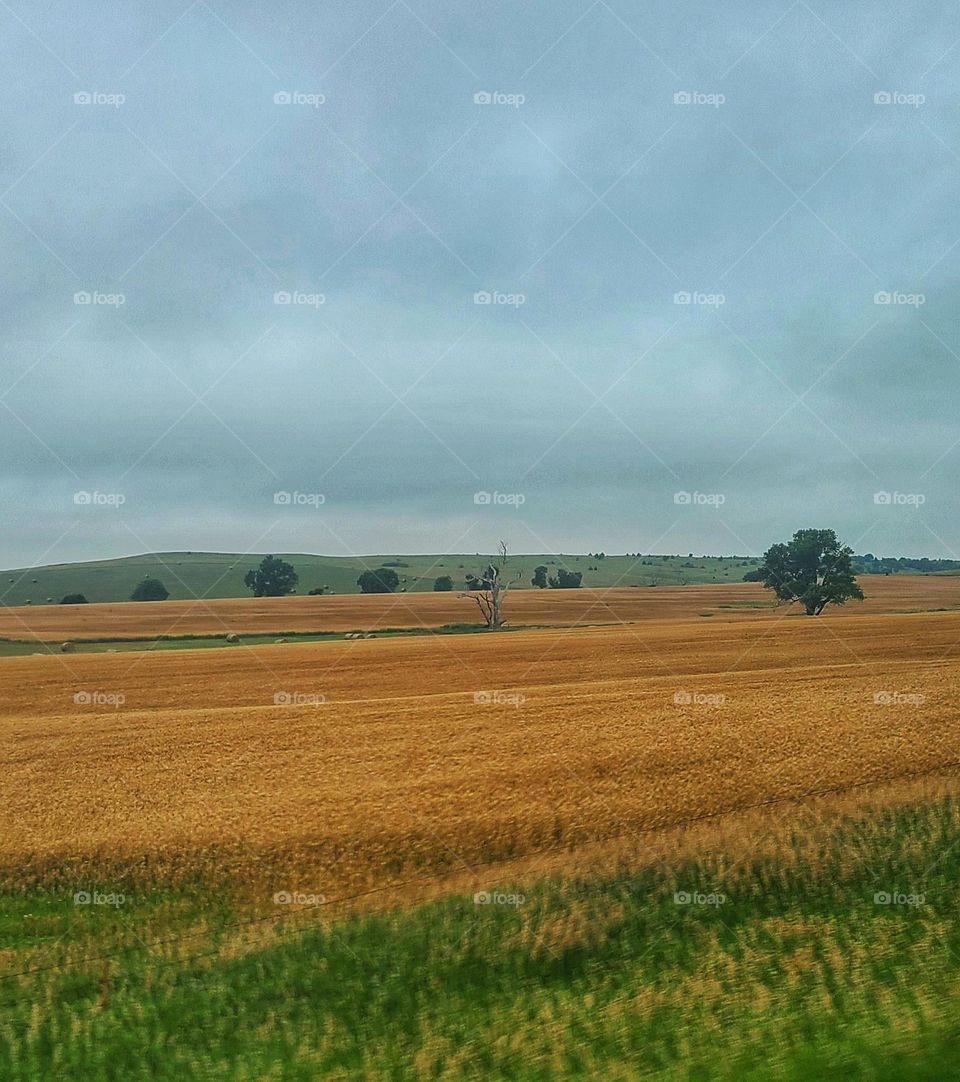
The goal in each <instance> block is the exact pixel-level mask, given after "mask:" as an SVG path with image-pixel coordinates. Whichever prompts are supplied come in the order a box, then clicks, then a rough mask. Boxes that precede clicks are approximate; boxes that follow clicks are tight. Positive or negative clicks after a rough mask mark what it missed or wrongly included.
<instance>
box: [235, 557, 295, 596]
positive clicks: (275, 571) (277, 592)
mask: <svg viewBox="0 0 960 1082" xmlns="http://www.w3.org/2000/svg"><path fill="white" fill-rule="evenodd" d="M298 581H299V576H298V575H297V573H296V571H294V569H293V565H292V564H288V563H287V561H286V560H281V559H280V558H279V557H278V556H264V558H263V559H262V560H261V561H260V566H259V567H258V568H257V569H256V571H253V570H251V571H248V572H247V573H246V575H245V576H244V579H243V584H244V586H246V587H247V588H248V589H249V590H253V596H254V597H285V596H286V595H287V594H292V593H293V591H294V590H295V589H296V586H297V582H298Z"/></svg>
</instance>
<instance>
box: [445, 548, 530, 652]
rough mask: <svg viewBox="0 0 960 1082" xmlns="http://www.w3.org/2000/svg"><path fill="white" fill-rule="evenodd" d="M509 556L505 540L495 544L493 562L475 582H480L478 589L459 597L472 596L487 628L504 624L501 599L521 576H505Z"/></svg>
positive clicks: (494, 629) (491, 628)
mask: <svg viewBox="0 0 960 1082" xmlns="http://www.w3.org/2000/svg"><path fill="white" fill-rule="evenodd" d="M509 562H510V557H509V554H508V552H507V543H506V541H501V542H500V544H499V545H498V546H497V555H496V557H495V558H494V561H493V563H491V564H489V565H488V567H487V569H486V571H484V572H483V573H482V574H480V575H478V576H477V577H476V579H475V580H474V581H475V582H478V583H479V584H480V586H479V589H478V590H475V591H472V592H471V593H469V594H461V595H460V596H461V597H470V598H473V600H474V601H476V603H477V607H478V608H479V609H480V612H481V614H482V615H483V619H484V622H485V623H486V625H487V629H488V630H490V631H499V630H500V628H502V627H503V625H504V620H503V615H502V609H503V599H504V597H505V596H506V593H507V591H508V590H509V589H510V587H511V586H513V585H515V584H516V583H518V582H519V581H520V580H521V578H522V577H523V575H522V573H519V574H517V575H516V576H515V577H514V578H512V579H509V578H508V577H507V565H508V564H509Z"/></svg>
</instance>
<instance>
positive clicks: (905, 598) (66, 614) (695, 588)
mask: <svg viewBox="0 0 960 1082" xmlns="http://www.w3.org/2000/svg"><path fill="white" fill-rule="evenodd" d="M867 581H868V584H869V589H868V594H867V599H866V600H865V601H864V602H862V603H861V602H857V603H852V604H849V605H847V606H846V607H844V608H843V609H838V610H837V611H836V612H835V613H834V614H833V618H839V619H848V618H850V617H855V616H862V615H865V614H879V613H908V612H923V611H932V610H937V609H960V577H946V576H944V577H940V576H927V575H898V576H890V577H873V578H870V579H869V580H867ZM772 605H773V602H772V601H771V600H770V595H769V593H767V592H766V591H764V590H763V589H762V588H761V587H760V586H759V585H758V584H756V583H745V582H737V583H726V584H724V583H718V584H699V585H694V584H691V585H689V586H661V587H657V588H655V589H654V588H649V587H648V588H629V587H617V588H613V589H606V590H590V589H581V590H524V591H517V592H515V593H512V594H511V599H510V609H509V613H508V615H509V619H510V622H511V624H513V625H514V626H521V625H533V626H541V627H542V626H546V625H549V626H556V625H573V624H605V623H632V622H638V621H639V622H646V621H658V620H662V619H675V618H680V617H690V618H701V617H706V616H710V617H714V618H728V617H730V616H732V615H738V616H739V615H746V616H749V615H750V614H751V613H754V614H755V612H756V611H763V610H766V609H769V608H771V607H772ZM784 613H789V614H790V615H789V618H790V619H793V618H797V619H803V617H802V616H800V615H799V613H798V612H797V610H796V609H793V610H779V611H778V612H777V614H776V616H777V617H779V616H780V615H783V614H784ZM479 619H480V617H479V613H478V611H477V607H476V605H475V604H474V603H473V602H472V601H471V600H470V599H469V598H464V597H461V596H458V594H456V593H445V594H443V593H441V594H433V593H431V594H421V595H417V596H416V597H415V598H410V597H408V596H407V595H405V594H367V595H362V594H354V595H349V596H341V595H337V596H334V597H265V598H214V599H209V600H208V599H200V600H197V599H193V600H189V601H164V602H151V603H141V604H134V603H128V602H123V603H119V604H97V605H51V606H45V607H25V606H21V607H13V606H11V607H7V608H0V637H4V638H9V639H23V640H26V641H32V640H41V641H47V642H60V641H62V640H64V639H77V640H84V639H88V640H95V639H100V640H106V639H135V638H154V637H156V636H159V635H169V636H175V635H180V636H186V635H214V636H223V635H225V634H227V633H229V632H234V633H240V634H245V635H266V634H274V635H282V634H283V633H284V632H287V631H292V632H317V631H330V632H342V631H349V630H354V629H372V630H376V629H381V628H389V627H406V628H420V629H427V628H435V627H440V626H442V625H445V624H454V625H456V624H463V623H469V622H473V623H476V622H478V621H479Z"/></svg>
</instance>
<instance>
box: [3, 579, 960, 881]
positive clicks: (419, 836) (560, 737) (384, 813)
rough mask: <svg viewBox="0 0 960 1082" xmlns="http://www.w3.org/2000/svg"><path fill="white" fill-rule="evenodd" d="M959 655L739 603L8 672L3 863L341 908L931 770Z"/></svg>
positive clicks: (902, 625) (944, 756)
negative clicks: (697, 613)
mask: <svg viewBox="0 0 960 1082" xmlns="http://www.w3.org/2000/svg"><path fill="white" fill-rule="evenodd" d="M921 581H928V580H921ZM938 581H940V580H938ZM687 589H689V588H687ZM715 589H719V588H715ZM901 596H902V595H901ZM345 600H347V599H345ZM349 600H351V601H354V600H355V599H349ZM888 601H889V602H892V598H891V599H888ZM875 603H877V602H875ZM958 642H960V614H954V613H925V614H913V615H880V616H878V615H869V614H864V615H863V616H862V617H861V618H859V619H850V618H848V617H847V616H845V615H843V614H842V613H837V614H830V615H826V616H823V617H821V618H819V619H818V620H816V621H813V620H806V619H778V618H777V617H775V616H771V615H770V614H766V613H756V612H754V613H752V615H751V616H750V617H743V616H739V615H738V616H732V617H727V616H721V615H718V616H716V617H715V618H714V619H712V620H710V621H705V620H703V621H698V620H689V619H681V620H674V621H653V620H651V621H650V622H649V623H647V624H643V625H642V626H638V627H634V628H625V627H622V626H617V627H608V628H592V629H582V628H577V629H568V630H563V629H560V630H543V631H527V632H522V633H517V634H514V635H507V636H498V637H494V636H458V637H447V638H442V639H440V638H432V637H422V638H416V639H405V640H404V639H378V640H373V641H356V642H335V643H324V644H298V645H282V646H270V647H237V648H234V649H232V650H229V651H227V650H224V651H182V652H178V653H176V654H147V653H139V654H127V655H102V654H101V655H81V656H76V655H70V656H59V655H57V656H52V657H28V658H16V659H7V660H6V661H4V662H3V664H2V668H0V671H2V672H3V674H4V678H5V687H6V689H7V690H6V692H5V696H4V702H3V705H2V707H0V710H2V715H0V743H2V746H3V757H4V762H5V764H6V766H5V770H4V772H3V775H2V781H0V800H2V802H3V805H4V807H5V809H6V819H7V824H8V827H7V829H6V830H5V832H4V835H3V838H2V841H0V865H2V867H3V868H4V869H5V871H4V875H5V877H6V878H8V879H9V878H14V879H18V878H19V879H22V878H26V879H30V878H34V879H38V880H40V881H46V880H48V879H50V878H56V877H57V876H62V877H63V878H64V879H65V880H67V881H69V880H70V877H74V880H75V878H76V876H78V875H80V874H83V875H86V876H87V877H90V876H93V875H96V876H98V877H109V876H110V875H117V874H120V873H121V871H122V873H123V874H124V875H127V876H130V877H132V878H133V879H134V880H136V879H147V880H150V879H158V880H164V879H168V878H177V877H183V876H195V875H198V874H199V875H202V876H203V877H204V878H205V879H208V880H209V879H218V878H221V877H232V878H233V879H235V880H245V881H247V882H249V883H250V884H251V885H253V884H255V883H256V884H264V883H265V884H274V886H275V888H276V884H278V883H282V884H284V885H289V884H290V883H291V882H294V883H300V884H302V885H303V886H304V889H306V887H307V886H308V885H310V884H313V885H314V887H315V888H316V889H318V890H323V891H324V892H325V893H328V894H331V895H336V894H339V893H343V892H347V891H349V890H352V889H357V888H358V887H364V886H370V885H377V886H379V885H382V884H384V883H386V882H388V881H390V880H391V879H393V878H396V877H403V876H406V875H409V874H414V873H416V872H421V871H430V872H441V871H445V870H448V869H454V870H458V871H461V872H463V871H465V870H469V869H470V868H472V867H474V866H477V865H479V864H483V863H485V862H496V861H503V860H509V859H516V858H522V857H523V856H525V855H529V854H532V853H534V852H544V851H550V850H557V849H564V848H568V847H574V846H581V845H586V844H590V843H596V842H604V841H610V840H614V839H623V838H625V837H634V836H636V834H637V833H638V832H641V831H644V830H649V829H653V828H661V827H667V826H670V825H675V824H678V823H682V822H684V821H688V820H692V819H696V818H700V817H704V816H712V815H717V814H721V813H723V812H726V811H732V810H737V809H743V808H748V807H751V806H756V805H759V804H764V803H766V802H776V801H781V800H788V799H790V798H793V797H796V796H798V795H802V794H804V793H808V792H811V791H827V790H833V789H842V788H845V787H850V786H857V785H862V784H866V783H871V782H876V781H880V780H883V779H887V778H894V777H900V776H906V775H911V774H917V775H922V774H925V773H931V772H934V771H936V770H938V769H942V768H944V767H949V766H952V765H954V764H957V763H958V762H960V727H958V726H957V725H956V721H955V719H956V703H957V701H958V697H960V660H958V648H957V645H956V644H957V643H958ZM75 696H79V701H75Z"/></svg>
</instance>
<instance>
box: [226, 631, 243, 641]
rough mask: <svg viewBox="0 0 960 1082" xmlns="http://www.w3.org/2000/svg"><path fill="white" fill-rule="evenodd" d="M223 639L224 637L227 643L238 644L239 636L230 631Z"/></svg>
mask: <svg viewBox="0 0 960 1082" xmlns="http://www.w3.org/2000/svg"><path fill="white" fill-rule="evenodd" d="M225 637H226V641H227V642H239V641H240V636H239V635H238V634H237V633H236V632H235V631H231V632H230V634H229V635H227V636H225Z"/></svg>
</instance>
